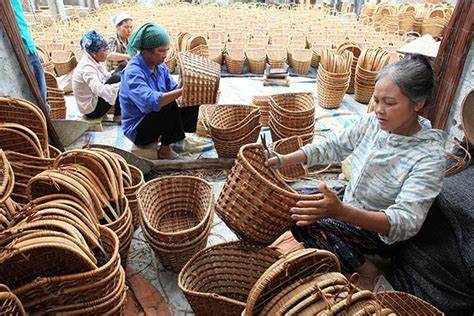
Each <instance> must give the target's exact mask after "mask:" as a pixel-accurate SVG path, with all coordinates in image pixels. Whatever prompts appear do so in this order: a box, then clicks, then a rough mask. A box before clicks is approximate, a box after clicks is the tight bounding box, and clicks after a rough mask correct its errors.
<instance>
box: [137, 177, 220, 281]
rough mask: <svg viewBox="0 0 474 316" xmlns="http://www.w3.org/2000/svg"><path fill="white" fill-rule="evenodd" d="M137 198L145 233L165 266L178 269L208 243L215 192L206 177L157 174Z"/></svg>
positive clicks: (174, 269)
mask: <svg viewBox="0 0 474 316" xmlns="http://www.w3.org/2000/svg"><path fill="white" fill-rule="evenodd" d="M138 202H139V205H140V212H141V213H140V225H141V228H142V231H143V235H144V236H145V239H146V240H147V242H148V243H149V245H150V246H151V248H152V249H153V251H154V253H155V255H156V256H157V258H158V259H159V260H160V262H161V263H162V264H163V266H164V267H165V268H166V269H168V270H171V271H175V272H179V271H180V270H181V268H182V267H183V266H184V264H185V263H186V262H187V261H188V260H189V259H190V258H191V257H192V256H193V255H194V254H196V253H197V252H198V251H199V250H201V249H204V248H205V247H206V244H207V238H208V236H209V232H210V230H211V225H212V221H213V217H214V194H213V190H212V186H211V185H210V184H209V183H208V182H207V181H205V180H202V179H199V178H196V177H188V176H169V177H161V178H157V179H154V180H151V181H149V182H147V183H145V184H144V185H143V187H142V188H141V189H140V190H139V191H138Z"/></svg>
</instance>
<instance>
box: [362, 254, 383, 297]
mask: <svg viewBox="0 0 474 316" xmlns="http://www.w3.org/2000/svg"><path fill="white" fill-rule="evenodd" d="M356 272H357V273H358V274H359V282H358V283H357V285H358V286H359V287H360V288H362V289H364V290H369V291H373V290H374V287H375V280H376V279H377V277H378V276H379V274H380V271H379V269H377V267H376V266H375V265H374V264H373V263H372V262H370V261H368V260H366V261H365V263H364V264H363V265H361V266H360V267H359V268H358V269H356Z"/></svg>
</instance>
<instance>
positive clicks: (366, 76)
mask: <svg viewBox="0 0 474 316" xmlns="http://www.w3.org/2000/svg"><path fill="white" fill-rule="evenodd" d="M389 57H390V55H389V54H388V53H387V52H385V51H383V50H381V49H367V50H363V51H362V53H361V54H360V57H359V61H358V62H357V68H356V74H355V83H354V92H355V100H356V101H358V102H361V103H365V104H367V103H369V101H370V98H371V97H372V94H373V93H374V87H375V79H376V77H377V74H378V72H379V71H380V69H382V67H383V66H385V64H386V63H387V62H388V60H389Z"/></svg>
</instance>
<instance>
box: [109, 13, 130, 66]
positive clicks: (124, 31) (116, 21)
mask: <svg viewBox="0 0 474 316" xmlns="http://www.w3.org/2000/svg"><path fill="white" fill-rule="evenodd" d="M112 24H113V26H114V27H115V29H116V31H117V32H116V34H115V37H113V38H111V39H110V54H109V56H107V70H108V71H114V70H116V69H117V66H118V65H119V64H125V63H127V62H128V61H129V60H130V59H131V57H130V56H129V55H128V54H127V44H128V38H129V37H130V35H131V34H132V30H133V21H132V18H131V17H130V16H129V15H128V14H125V13H119V14H117V15H116V16H114V17H113V18H112Z"/></svg>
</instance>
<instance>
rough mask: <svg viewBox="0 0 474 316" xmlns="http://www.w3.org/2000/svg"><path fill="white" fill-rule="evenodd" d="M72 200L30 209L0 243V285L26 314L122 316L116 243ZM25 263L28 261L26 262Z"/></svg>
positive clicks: (54, 199)
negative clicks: (19, 304) (11, 293)
mask: <svg viewBox="0 0 474 316" xmlns="http://www.w3.org/2000/svg"><path fill="white" fill-rule="evenodd" d="M93 216H94V214H93V211H91V210H90V209H89V208H87V206H86V205H84V204H82V202H81V201H79V200H76V199H68V198H67V197H66V196H48V197H44V198H41V199H40V200H34V201H32V202H31V203H30V204H28V205H27V206H26V207H25V208H24V209H23V210H22V211H21V212H20V213H19V214H18V215H17V216H16V217H15V219H14V221H12V222H11V223H10V226H9V228H8V229H7V230H6V231H4V232H3V233H2V234H1V236H3V238H0V246H1V247H0V249H1V250H0V282H1V283H4V284H6V285H7V286H8V287H9V288H10V289H11V290H12V292H13V293H14V294H15V295H16V296H17V297H18V298H19V299H20V301H21V303H22V304H23V306H24V309H25V310H26V312H28V313H29V314H36V313H46V314H56V313H65V314H101V315H117V314H122V313H123V310H124V308H125V301H126V287H125V272H124V270H123V268H122V267H121V265H120V256H119V240H118V238H117V235H116V234H115V233H114V232H113V231H112V230H110V229H108V228H106V227H104V226H102V225H98V224H97V222H95V221H94V219H93ZM25 258H27V260H25Z"/></svg>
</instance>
